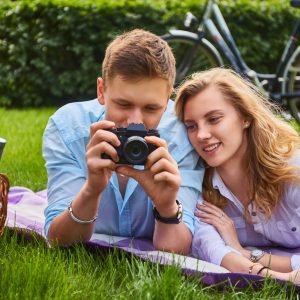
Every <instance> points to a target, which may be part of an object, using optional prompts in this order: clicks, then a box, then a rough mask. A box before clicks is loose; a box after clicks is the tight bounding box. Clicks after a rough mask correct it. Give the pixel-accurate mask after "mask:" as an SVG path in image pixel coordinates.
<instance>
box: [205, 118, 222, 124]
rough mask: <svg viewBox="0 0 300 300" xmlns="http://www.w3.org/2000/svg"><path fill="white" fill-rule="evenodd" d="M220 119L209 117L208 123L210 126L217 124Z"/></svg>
mask: <svg viewBox="0 0 300 300" xmlns="http://www.w3.org/2000/svg"><path fill="white" fill-rule="evenodd" d="M220 119H221V117H210V118H209V119H208V121H209V122H210V123H212V124H215V123H218V122H219V121H220Z"/></svg>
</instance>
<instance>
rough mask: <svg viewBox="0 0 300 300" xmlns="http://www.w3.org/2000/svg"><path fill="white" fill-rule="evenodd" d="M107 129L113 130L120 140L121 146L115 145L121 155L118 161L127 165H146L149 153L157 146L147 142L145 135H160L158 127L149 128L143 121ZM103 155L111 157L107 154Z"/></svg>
mask: <svg viewBox="0 0 300 300" xmlns="http://www.w3.org/2000/svg"><path fill="white" fill-rule="evenodd" d="M106 130H107V131H110V132H113V133H114V134H115V135H116V136H117V137H118V139H119V140H120V142H121V144H120V146H118V147H115V149H116V150H117V153H118V156H119V161H118V162H117V163H118V164H126V165H144V164H145V162H146V160H147V157H148V155H149V154H150V153H151V152H153V151H154V150H155V149H156V148H157V147H156V146H155V145H153V144H150V143H147V142H146V140H145V139H144V137H145V136H157V137H159V136H160V135H159V133H158V131H157V130H156V129H149V130H148V129H147V128H146V127H145V125H144V124H142V123H141V124H135V123H131V124H129V125H128V127H127V128H126V127H119V128H114V129H106ZM102 157H103V158H109V159H111V157H110V156H108V155H106V154H104V155H103V156H102Z"/></svg>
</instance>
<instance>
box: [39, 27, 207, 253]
mask: <svg viewBox="0 0 300 300" xmlns="http://www.w3.org/2000/svg"><path fill="white" fill-rule="evenodd" d="M102 76H103V78H98V80H97V95H98V97H97V99H96V100H92V101H86V102H81V103H72V104H68V105H66V106H64V107H62V108H61V109H60V110H58V111H57V112H56V113H55V114H54V115H53V116H52V117H51V118H50V120H49V122H48V125H47V128H46V130H45V133H44V140H43V156H44V158H45V160H46V168H47V171H48V201H49V204H48V207H47V208H46V210H45V216H46V223H45V231H46V235H47V237H48V240H49V241H50V243H57V242H58V243H59V244H60V245H68V244H72V243H75V242H78V241H87V240H89V239H90V237H91V235H92V234H93V232H97V233H103V234H108V235H117V236H129V237H144V238H150V239H153V244H154V246H155V247H156V248H157V249H160V250H165V251H172V252H177V253H182V254H187V253H188V252H189V250H190V246H191V241H192V235H193V232H194V209H195V205H196V200H197V198H198V194H199V189H200V186H201V180H202V170H201V169H200V167H199V166H198V165H197V161H198V156H197V155H196V153H195V152H194V150H193V149H192V147H191V145H190V144H189V142H188V139H187V136H186V132H185V128H184V126H183V125H182V124H181V123H180V122H178V121H177V119H176V117H175V115H174V114H173V102H172V101H169V97H170V95H171V92H172V87H173V84H174V80H175V59H174V56H173V54H172V51H171V49H170V48H169V46H168V44H167V43H166V42H165V41H163V40H162V39H161V38H159V37H158V36H156V35H154V34H152V33H150V32H147V31H144V30H133V31H130V32H127V33H124V34H122V35H120V36H118V37H116V38H115V39H114V40H113V41H112V42H111V44H110V45H109V46H108V48H107V50H106V53H105V58H104V61H103V65H102ZM132 123H135V124H141V123H142V124H144V126H145V127H146V128H147V129H156V128H157V129H158V132H159V134H160V137H158V136H146V137H145V141H146V142H147V143H148V144H149V145H150V144H151V145H154V146H155V148H156V149H155V150H154V151H152V152H151V153H150V154H149V155H148V157H147V160H146V162H145V165H144V166H130V165H123V164H122V165H120V164H118V161H119V157H118V152H117V150H116V148H118V147H120V140H119V138H118V136H117V135H116V134H115V133H114V132H112V129H114V128H119V127H125V128H127V127H128V125H129V124H132ZM180 202H181V203H182V205H181V203H180ZM181 210H182V211H181ZM153 212H154V213H153ZM182 212H183V218H182Z"/></svg>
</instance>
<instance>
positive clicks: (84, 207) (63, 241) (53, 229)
mask: <svg viewBox="0 0 300 300" xmlns="http://www.w3.org/2000/svg"><path fill="white" fill-rule="evenodd" d="M98 206H99V196H97V195H96V196H95V195H90V194H87V193H86V192H85V191H84V190H82V191H81V192H80V193H79V194H78V195H77V197H76V198H75V199H74V200H73V202H72V210H73V215H74V216H75V217H76V218H77V219H79V220H83V221H86V220H92V219H93V218H94V217H95V216H96V215H97V212H98ZM93 231H94V223H90V224H81V223H79V222H76V221H74V219H73V218H72V217H71V215H70V212H69V211H68V210H65V211H64V212H62V213H61V214H60V215H58V216H57V217H56V218H55V219H54V220H53V221H52V223H51V225H50V228H49V231H48V236H47V238H48V240H49V242H50V243H51V244H53V245H56V244H59V245H70V244H73V243H76V242H80V241H88V240H89V239H90V238H91V236H92V234H93Z"/></svg>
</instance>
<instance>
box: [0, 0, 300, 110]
mask: <svg viewBox="0 0 300 300" xmlns="http://www.w3.org/2000/svg"><path fill="white" fill-rule="evenodd" d="M204 2H205V1H204V0H186V1H182V0H169V1H163V0H152V1H151V0H149V1H147V0H136V1H132V0H123V1H121V0H110V1H100V0H98V1H96V0H76V1H75V0H23V1H21V0H19V1H13V0H11V1H9V0H2V2H1V3H0V65H1V68H0V105H2V106H7V107H9V106H19V107H20V106H48V105H61V104H63V103H66V102H69V101H77V100H85V99H89V98H93V97H95V96H96V78H97V76H99V75H101V62H102V59H103V56H104V51H105V48H106V46H107V44H108V42H109V41H110V40H111V39H112V38H113V37H114V36H115V35H116V34H119V33H120V32H123V31H126V30H129V29H133V28H137V27H139V28H144V29H147V30H150V31H152V32H154V33H157V34H163V33H165V32H166V31H167V29H168V28H170V27H176V28H182V20H183V18H184V15H185V13H186V12H187V11H189V10H190V11H192V12H193V13H194V14H195V15H198V16H200V15H201V14H202V12H203V8H204ZM220 7H221V10H222V12H223V14H224V16H225V19H226V20H227V21H228V25H229V28H230V29H231V31H232V33H233V36H234V38H235V39H236V42H237V45H238V46H239V48H240V50H241V53H242V55H243V56H244V57H245V59H246V61H247V62H248V63H249V65H250V67H253V68H254V69H256V70H259V71H261V72H272V71H274V66H275V65H276V63H277V61H278V59H279V57H280V53H281V51H282V49H283V47H284V45H285V42H286V39H287V37H288V34H289V33H290V32H291V28H292V23H293V22H294V21H295V19H296V12H295V10H293V9H291V8H290V7H289V1H282V0H269V1H258V0H257V1H254V0H247V1H246V0H231V1H229V0H223V1H220ZM238 24H239V25H238ZM266 61H267V62H266Z"/></svg>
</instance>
